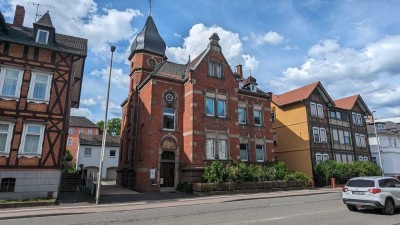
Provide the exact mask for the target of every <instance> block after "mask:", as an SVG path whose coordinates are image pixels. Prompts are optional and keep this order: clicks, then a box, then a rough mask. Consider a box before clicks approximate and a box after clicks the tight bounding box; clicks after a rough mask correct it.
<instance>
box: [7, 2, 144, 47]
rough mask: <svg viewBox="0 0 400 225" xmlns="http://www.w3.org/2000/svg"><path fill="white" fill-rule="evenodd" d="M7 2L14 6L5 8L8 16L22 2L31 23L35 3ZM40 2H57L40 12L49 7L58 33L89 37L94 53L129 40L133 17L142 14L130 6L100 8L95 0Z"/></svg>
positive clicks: (50, 3)
mask: <svg viewBox="0 0 400 225" xmlns="http://www.w3.org/2000/svg"><path fill="white" fill-rule="evenodd" d="M8 4H9V5H10V6H11V7H9V8H7V9H6V11H5V12H4V14H5V16H6V17H8V18H11V19H12V18H13V17H14V11H15V7H16V5H23V6H24V7H25V10H26V13H25V22H24V26H28V27H32V25H33V22H34V20H35V16H34V15H35V13H36V7H33V6H32V5H28V1H25V2H21V1H20V0H11V1H10V2H9V3H8ZM40 4H46V5H52V6H54V8H45V7H41V8H39V9H40V13H41V14H43V13H44V12H45V11H47V10H49V11H50V16H51V18H52V22H53V25H54V27H55V28H56V32H57V33H62V34H67V35H72V36H78V37H83V38H87V39H88V40H89V50H91V51H93V52H95V53H105V52H109V51H110V50H109V48H110V45H111V44H112V43H116V42H119V41H123V40H129V38H130V37H131V35H132V33H133V32H134V29H133V28H132V27H131V22H132V20H133V18H134V17H137V16H142V15H143V14H142V13H141V12H140V11H139V10H134V9H130V8H128V9H125V10H122V11H119V10H116V9H105V8H104V9H101V10H99V9H98V8H97V4H96V2H95V1H94V0H79V1H53V0H42V1H41V2H40ZM71 9H73V10H71ZM99 55H102V54H99Z"/></svg>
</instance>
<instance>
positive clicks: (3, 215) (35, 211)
mask: <svg viewBox="0 0 400 225" xmlns="http://www.w3.org/2000/svg"><path fill="white" fill-rule="evenodd" d="M339 192H341V189H339V188H337V189H330V188H329V189H325V188H324V189H314V190H298V191H279V192H269V193H257V194H236V195H219V196H207V197H195V196H193V195H188V194H182V193H175V194H178V195H182V197H179V196H177V195H174V193H151V194H136V196H139V195H145V196H153V199H150V200H143V201H135V202H129V203H119V204H110V203H104V204H100V205H94V204H86V205H76V204H73V203H72V204H62V205H60V206H52V207H36V208H23V209H4V210H0V220H5V219H12V218H27V217H38V216H40V217H43V216H56V215H72V214H87V213H99V212H116V211H129V210H140V209H154V208H165V207H177V206H188V205H199V204H214V203H222V202H232V201H244V200H252V199H268V198H279V197H293V196H307V195H317V194H328V193H339ZM103 197H106V196H102V199H103Z"/></svg>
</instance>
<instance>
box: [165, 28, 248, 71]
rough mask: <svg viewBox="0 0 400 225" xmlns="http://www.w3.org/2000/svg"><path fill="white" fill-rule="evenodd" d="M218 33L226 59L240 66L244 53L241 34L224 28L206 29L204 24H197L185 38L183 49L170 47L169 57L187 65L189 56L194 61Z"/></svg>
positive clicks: (168, 50) (168, 49)
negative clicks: (214, 34) (213, 35)
mask: <svg viewBox="0 0 400 225" xmlns="http://www.w3.org/2000/svg"><path fill="white" fill-rule="evenodd" d="M213 33H217V34H218V36H219V38H220V41H219V43H220V45H221V48H222V52H223V53H224V56H225V58H226V59H227V61H228V62H229V63H234V64H233V65H235V64H239V62H240V61H241V53H242V52H243V46H242V42H241V41H240V38H239V34H238V33H233V32H231V31H227V30H225V29H223V28H222V27H217V26H212V27H206V26H204V24H201V23H199V24H195V25H193V26H192V28H191V29H190V31H189V36H188V37H185V38H184V42H183V47H168V48H167V56H168V58H169V59H170V60H171V61H175V62H180V63H186V62H187V60H188V56H189V55H190V56H191V58H192V59H194V58H195V57H197V56H198V55H199V54H200V53H201V52H202V51H204V50H205V49H206V48H207V44H208V43H209V38H210V37H211V35H212V34H213Z"/></svg>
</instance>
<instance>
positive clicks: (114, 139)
mask: <svg viewBox="0 0 400 225" xmlns="http://www.w3.org/2000/svg"><path fill="white" fill-rule="evenodd" d="M102 140H103V135H81V136H80V137H79V143H80V145H94V146H101V141H102ZM119 140H120V136H119V135H117V136H109V135H107V136H106V146H108V147H119Z"/></svg>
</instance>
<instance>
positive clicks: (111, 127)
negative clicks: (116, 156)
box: [96, 118, 121, 136]
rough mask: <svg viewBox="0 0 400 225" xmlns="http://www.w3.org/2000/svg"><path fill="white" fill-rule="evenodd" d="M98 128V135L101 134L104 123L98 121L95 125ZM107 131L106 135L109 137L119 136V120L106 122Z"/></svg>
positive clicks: (114, 119)
mask: <svg viewBox="0 0 400 225" xmlns="http://www.w3.org/2000/svg"><path fill="white" fill-rule="evenodd" d="M96 125H97V126H99V128H100V134H103V128H104V121H103V120H100V121H99V122H97V123H96ZM107 126H108V129H107V134H108V135H111V136H115V135H120V134H121V119H120V118H112V119H109V120H108V123H107Z"/></svg>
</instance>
